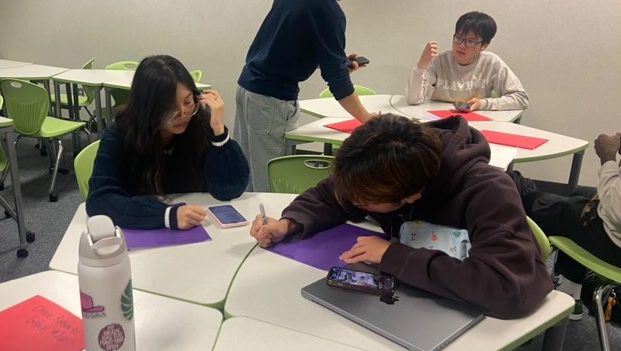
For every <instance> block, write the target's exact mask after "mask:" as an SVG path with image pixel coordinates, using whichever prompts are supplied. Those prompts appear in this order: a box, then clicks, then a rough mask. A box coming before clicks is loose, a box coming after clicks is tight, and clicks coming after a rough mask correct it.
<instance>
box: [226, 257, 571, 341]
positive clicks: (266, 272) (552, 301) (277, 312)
mask: <svg viewBox="0 0 621 351" xmlns="http://www.w3.org/2000/svg"><path fill="white" fill-rule="evenodd" d="M325 276H326V272H325V271H322V270H319V269H316V268H313V267H310V266H307V265H304V264H302V263H299V262H297V261H294V260H291V259H288V258H285V257H282V256H279V255H276V254H273V253H271V252H269V251H267V250H264V249H262V248H259V247H257V248H255V249H254V250H253V251H252V253H251V254H250V255H249V256H248V258H247V259H246V261H245V262H244V264H243V265H242V267H241V268H240V270H239V272H238V273H237V276H236V277H235V280H234V281H233V284H232V285H231V288H230V291H229V296H228V298H227V301H226V304H225V309H224V311H225V315H227V316H228V315H231V316H234V317H237V316H244V317H249V318H253V319H256V320H261V321H264V322H267V323H270V324H273V325H277V326H281V327H285V328H290V329H294V330H297V331H299V332H302V333H307V334H311V335H314V336H317V337H321V338H325V339H328V340H332V341H334V342H340V343H345V344H348V345H351V346H353V347H358V348H362V349H365V350H403V348H402V347H401V346H399V345H398V344H395V343H393V342H391V341H389V340H388V339H386V338H384V337H381V336H379V335H377V334H376V333H374V332H372V331H370V330H368V329H366V328H364V327H362V326H359V325H358V324H356V323H354V322H352V321H350V320H348V319H346V318H344V317H341V316H339V315H337V314H335V313H334V312H332V311H330V310H328V309H326V308H324V307H322V306H320V305H318V304H316V303H314V302H312V301H309V300H307V299H305V298H303V297H302V295H301V294H300V289H302V287H304V286H306V285H308V284H310V283H313V282H315V281H316V280H318V279H320V278H324V277H325ZM283 301H286V303H285V302H283ZM573 306H574V301H573V299H572V298H571V297H570V296H568V295H566V294H563V293H560V292H557V291H553V292H551V293H550V294H549V295H548V296H547V297H546V300H545V302H544V304H543V306H541V307H540V308H539V310H537V311H536V312H535V313H533V314H532V315H531V316H529V317H526V318H522V319H516V320H499V319H495V318H490V317H486V318H485V319H484V320H483V321H481V322H480V323H479V324H477V325H476V326H474V327H473V328H472V329H471V330H469V331H467V332H466V333H465V334H463V335H462V336H460V337H459V338H457V339H456V340H455V341H454V342H453V343H451V344H449V345H448V347H447V348H446V350H449V351H452V350H499V349H502V348H503V347H506V346H508V345H512V344H514V343H515V342H516V341H520V342H524V341H526V340H528V338H530V337H533V336H535V331H542V330H541V328H542V326H546V327H547V326H549V325H552V324H554V323H555V322H557V321H558V320H559V319H560V318H564V317H567V316H568V315H569V313H570V311H571V309H572V308H573ZM522 339H523V340H522Z"/></svg>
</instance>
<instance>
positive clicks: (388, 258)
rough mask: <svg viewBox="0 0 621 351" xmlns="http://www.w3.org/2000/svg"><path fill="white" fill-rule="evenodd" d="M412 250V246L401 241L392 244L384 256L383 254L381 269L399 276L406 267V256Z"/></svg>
mask: <svg viewBox="0 0 621 351" xmlns="http://www.w3.org/2000/svg"><path fill="white" fill-rule="evenodd" d="M411 250H412V248H411V247H409V246H406V245H403V244H401V243H392V244H390V246H388V249H387V250H386V252H384V256H382V260H381V262H380V270H381V271H382V272H385V273H388V274H392V275H394V276H399V274H400V273H401V270H402V269H403V267H404V263H405V262H404V257H406V256H407V255H408V254H409V253H410V251H411Z"/></svg>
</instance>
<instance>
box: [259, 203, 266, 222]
mask: <svg viewBox="0 0 621 351" xmlns="http://www.w3.org/2000/svg"><path fill="white" fill-rule="evenodd" d="M259 212H260V213H261V222H262V224H263V225H265V224H267V216H266V215H265V207H264V206H263V204H262V203H259Z"/></svg>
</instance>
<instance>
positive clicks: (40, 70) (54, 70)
mask: <svg viewBox="0 0 621 351" xmlns="http://www.w3.org/2000/svg"><path fill="white" fill-rule="evenodd" d="M66 70H67V68H62V67H54V66H44V65H25V66H17V67H11V68H2V69H0V77H1V78H18V79H26V80H28V79H32V80H37V79H50V78H51V77H52V76H55V75H57V74H59V73H62V72H64V71H66Z"/></svg>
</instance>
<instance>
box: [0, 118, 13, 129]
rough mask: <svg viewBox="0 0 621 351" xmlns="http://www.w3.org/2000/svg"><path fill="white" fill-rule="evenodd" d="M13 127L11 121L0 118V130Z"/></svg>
mask: <svg viewBox="0 0 621 351" xmlns="http://www.w3.org/2000/svg"><path fill="white" fill-rule="evenodd" d="M12 125H13V120H12V119H10V118H6V117H0V128H4V127H10V126H12Z"/></svg>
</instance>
